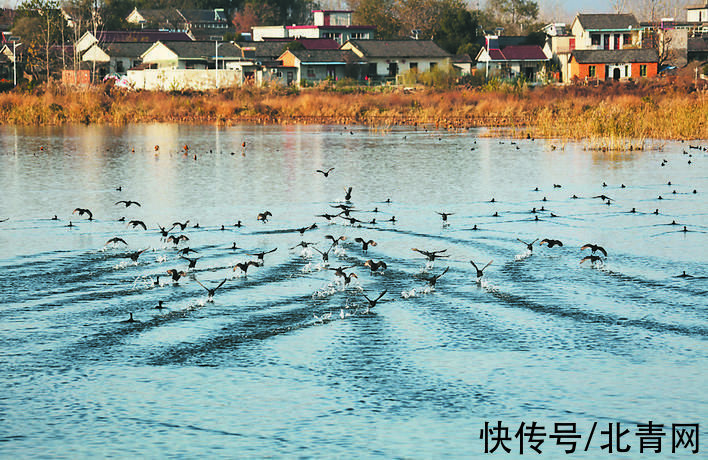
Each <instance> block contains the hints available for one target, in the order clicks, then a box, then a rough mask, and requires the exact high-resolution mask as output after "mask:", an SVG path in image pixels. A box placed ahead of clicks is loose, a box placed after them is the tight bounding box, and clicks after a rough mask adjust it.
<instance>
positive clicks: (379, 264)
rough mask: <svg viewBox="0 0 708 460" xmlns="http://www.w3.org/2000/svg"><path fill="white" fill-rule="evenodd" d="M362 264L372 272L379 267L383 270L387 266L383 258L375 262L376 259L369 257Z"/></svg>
mask: <svg viewBox="0 0 708 460" xmlns="http://www.w3.org/2000/svg"><path fill="white" fill-rule="evenodd" d="M364 266H365V267H369V268H370V269H371V271H372V272H375V271H377V270H378V269H379V268H382V269H384V270H385V269H386V268H388V266H387V265H386V262H384V261H383V260H380V261H378V262H376V261H374V260H371V259H369V260H367V261H366V262H364Z"/></svg>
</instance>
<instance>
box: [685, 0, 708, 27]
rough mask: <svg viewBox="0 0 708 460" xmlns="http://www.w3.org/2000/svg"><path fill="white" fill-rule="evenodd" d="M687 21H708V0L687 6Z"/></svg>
mask: <svg viewBox="0 0 708 460" xmlns="http://www.w3.org/2000/svg"><path fill="white" fill-rule="evenodd" d="M686 22H691V23H695V24H704V23H708V2H705V3H702V4H699V5H689V6H687V7H686Z"/></svg>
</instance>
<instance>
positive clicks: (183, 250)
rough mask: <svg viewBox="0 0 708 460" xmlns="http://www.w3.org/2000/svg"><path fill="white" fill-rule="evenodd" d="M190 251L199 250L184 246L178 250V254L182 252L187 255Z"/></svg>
mask: <svg viewBox="0 0 708 460" xmlns="http://www.w3.org/2000/svg"><path fill="white" fill-rule="evenodd" d="M190 252H197V251H195V250H194V249H191V248H189V247H186V248H182V249H180V250H179V251H177V254H182V255H185V256H186V255H187V254H189V253H190Z"/></svg>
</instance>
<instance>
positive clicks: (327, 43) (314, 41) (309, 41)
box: [264, 37, 339, 50]
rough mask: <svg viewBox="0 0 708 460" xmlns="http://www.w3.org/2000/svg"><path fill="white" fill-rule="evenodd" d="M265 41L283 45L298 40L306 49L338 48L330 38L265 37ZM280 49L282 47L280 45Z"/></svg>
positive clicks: (337, 44)
mask: <svg viewBox="0 0 708 460" xmlns="http://www.w3.org/2000/svg"><path fill="white" fill-rule="evenodd" d="M264 41H266V42H278V43H281V44H282V46H283V47H284V46H285V45H286V44H288V43H292V42H294V41H295V42H298V43H301V44H302V46H304V47H305V49H307V50H336V49H339V43H337V42H336V40H332V39H331V38H302V37H300V38H295V39H293V38H265V39H264ZM281 50H282V47H281Z"/></svg>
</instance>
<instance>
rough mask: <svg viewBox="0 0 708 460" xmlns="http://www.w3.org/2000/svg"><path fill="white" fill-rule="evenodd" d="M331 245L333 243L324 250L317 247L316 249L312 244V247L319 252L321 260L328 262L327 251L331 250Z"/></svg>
mask: <svg viewBox="0 0 708 460" xmlns="http://www.w3.org/2000/svg"><path fill="white" fill-rule="evenodd" d="M333 247H334V245H332V246H330V247H329V249H327V250H326V251H320V250H319V249H317V248H316V247H314V246H313V247H312V249H314V250H315V251H317V252H319V253H320V255H321V256H322V262H328V261H329V251H331V250H332V248H333Z"/></svg>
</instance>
